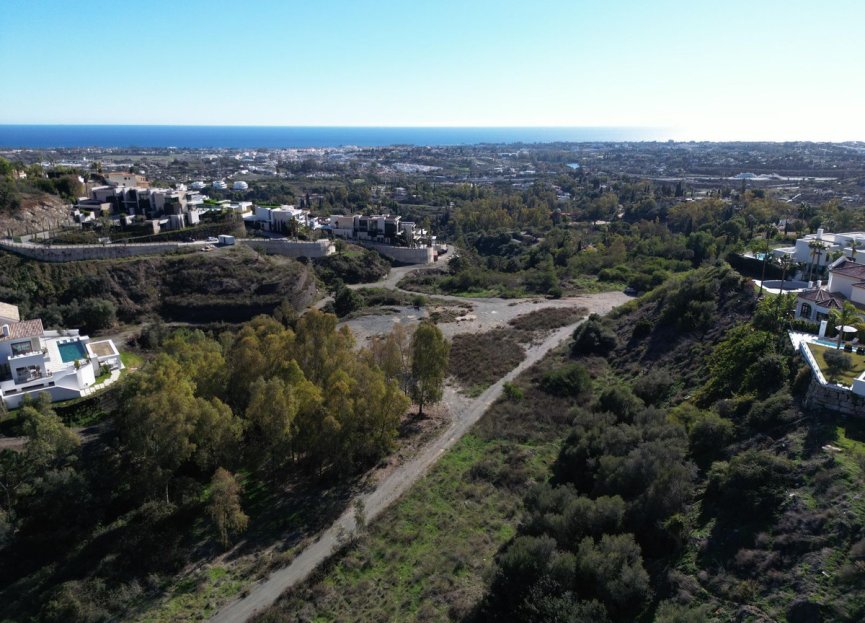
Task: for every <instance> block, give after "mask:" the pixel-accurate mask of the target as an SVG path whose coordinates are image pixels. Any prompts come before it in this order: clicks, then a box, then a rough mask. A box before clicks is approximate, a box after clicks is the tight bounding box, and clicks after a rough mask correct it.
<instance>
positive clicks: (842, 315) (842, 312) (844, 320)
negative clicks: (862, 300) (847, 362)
mask: <svg viewBox="0 0 865 623" xmlns="http://www.w3.org/2000/svg"><path fill="white" fill-rule="evenodd" d="M829 317H830V318H831V319H832V324H834V325H836V326H838V327H839V328H838V348H841V340H842V339H843V338H844V327H845V326H852V327H858V326H859V325H860V324H861V319H860V317H859V310H858V309H856V307H855V306H854V305H853V303H851V302H850V301H844V305H843V306H842V307H841V309H833V310H832V311H831V312H829Z"/></svg>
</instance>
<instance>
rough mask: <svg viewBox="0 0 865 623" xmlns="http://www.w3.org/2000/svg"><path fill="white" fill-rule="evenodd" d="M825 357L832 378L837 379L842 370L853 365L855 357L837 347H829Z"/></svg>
mask: <svg viewBox="0 0 865 623" xmlns="http://www.w3.org/2000/svg"><path fill="white" fill-rule="evenodd" d="M823 359H824V360H825V361H826V371H827V372H828V373H829V378H830V379H832V380H834V379H837V378H838V376H839V375H840V374H841V373H842V372H844V371H846V370H849V369H850V368H852V367H853V359H851V358H850V355H847V354H846V353H844V352H843V351H840V350H838V349H835V348H831V349H828V350H827V351H826V352H825V353H824V354H823Z"/></svg>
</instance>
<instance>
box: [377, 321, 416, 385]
mask: <svg viewBox="0 0 865 623" xmlns="http://www.w3.org/2000/svg"><path fill="white" fill-rule="evenodd" d="M369 352H370V355H371V357H372V361H373V363H374V364H375V365H377V366H378V367H379V368H381V370H382V372H384V375H385V378H387V379H388V380H394V381H396V382H397V383H399V386H400V388H401V389H402V390H403V392H404V393H406V394H407V393H408V390H409V380H410V378H411V336H410V335H409V334H408V332H407V331H406V329H405V325H403V324H395V325H394V326H393V329H391V332H390V333H388V334H387V335H386V336H384V337H382V336H375V337H374V338H373V339H372V342H371V344H370V347H369Z"/></svg>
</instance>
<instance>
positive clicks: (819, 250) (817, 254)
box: [808, 240, 826, 281]
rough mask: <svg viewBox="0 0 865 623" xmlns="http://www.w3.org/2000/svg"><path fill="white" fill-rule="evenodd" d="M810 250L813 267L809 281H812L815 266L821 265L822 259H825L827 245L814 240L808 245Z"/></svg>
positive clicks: (809, 272)
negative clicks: (824, 252)
mask: <svg viewBox="0 0 865 623" xmlns="http://www.w3.org/2000/svg"><path fill="white" fill-rule="evenodd" d="M808 248H809V249H811V267H810V269H809V270H808V281H811V279H812V278H813V276H814V264H819V263H820V258H821V257H823V251H824V250H825V249H826V245H825V244H823V242H822V241H820V240H812V241H811V242H809V243H808ZM815 258H816V259H815Z"/></svg>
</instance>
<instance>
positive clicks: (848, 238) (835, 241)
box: [772, 229, 865, 267]
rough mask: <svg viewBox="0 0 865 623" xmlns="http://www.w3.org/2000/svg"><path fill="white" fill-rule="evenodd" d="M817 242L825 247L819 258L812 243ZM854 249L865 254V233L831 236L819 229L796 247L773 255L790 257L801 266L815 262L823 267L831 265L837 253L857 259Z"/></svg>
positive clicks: (783, 249)
mask: <svg viewBox="0 0 865 623" xmlns="http://www.w3.org/2000/svg"><path fill="white" fill-rule="evenodd" d="M815 242H819V243H821V244H822V246H823V250H822V251H821V253H820V256H819V257H817V256H816V255H815V254H814V250H813V249H812V248H811V245H812V243H815ZM854 247H855V250H856V251H862V252H863V253H865V232H861V231H852V232H846V233H841V234H831V233H828V232H825V231H823V230H822V229H818V230H817V233H816V234H808V235H807V236H804V237H802V238H799V239H797V240H796V245H795V246H792V247H782V248H780V249H775V250H774V251H772V254H773V255H775V256H776V257H781V256H787V257H790V258H792V259H793V260H794V261H796V262H798V263H800V264H810V263H812V262H813V263H815V264H816V265H817V266H820V267H822V266H827V265H828V264H831V263H832V262H833V261H834V260H833V257H832V256H833V255H834V254H837V253H843V254H846V255H848V256H852V257H855V252H854Z"/></svg>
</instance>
